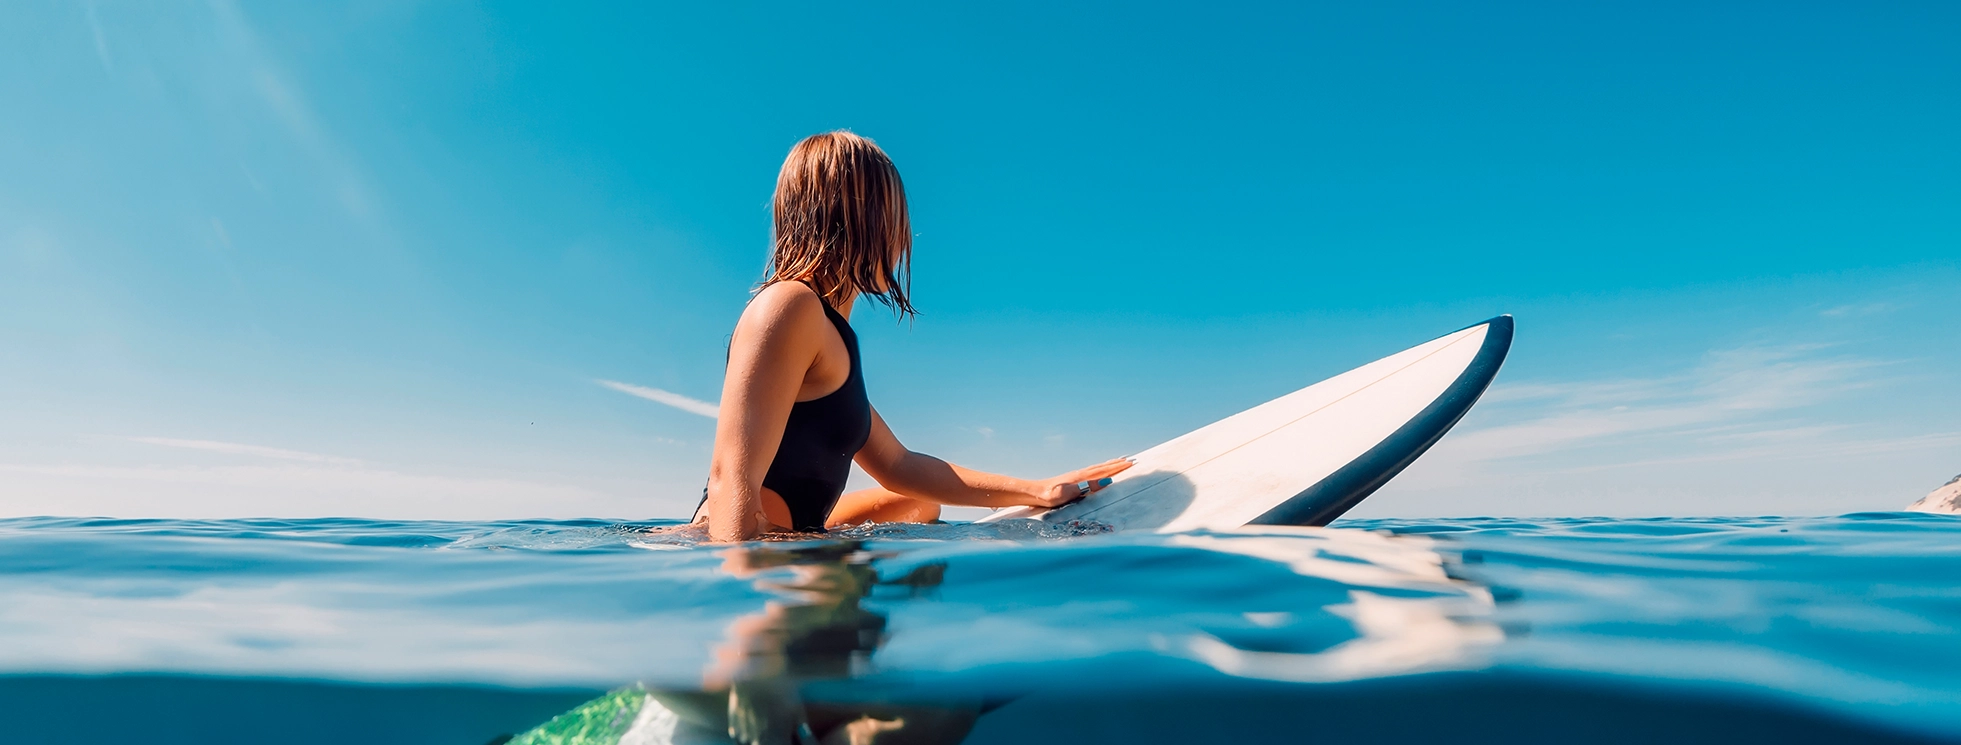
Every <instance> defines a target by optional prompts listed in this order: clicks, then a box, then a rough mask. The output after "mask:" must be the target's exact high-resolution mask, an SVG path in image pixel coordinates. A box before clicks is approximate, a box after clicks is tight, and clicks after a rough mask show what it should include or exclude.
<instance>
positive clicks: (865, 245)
mask: <svg viewBox="0 0 1961 745" xmlns="http://www.w3.org/2000/svg"><path fill="white" fill-rule="evenodd" d="M771 212H772V213H773V214H774V224H773V229H772V231H771V233H772V240H771V243H772V248H771V251H770V257H769V271H768V273H767V274H766V275H765V276H764V277H763V282H762V285H761V286H760V287H768V286H770V285H772V284H775V283H777V282H785V281H790V282H807V283H809V284H810V285H811V287H813V288H815V289H816V290H817V292H818V294H820V295H823V296H824V299H825V301H827V302H829V303H831V304H832V305H837V304H839V303H841V302H843V301H844V299H845V298H848V297H850V296H851V295H852V294H853V293H857V294H861V295H864V296H866V297H870V298H872V299H874V300H877V301H879V302H881V303H884V304H885V305H887V306H890V307H891V308H892V309H893V310H895V311H897V312H898V313H899V315H900V316H910V315H913V314H914V310H913V307H912V300H911V298H909V297H907V293H908V291H910V290H911V289H912V271H911V263H912V221H911V220H910V219H909V218H908V217H907V216H906V187H905V184H904V183H902V182H901V181H900V180H899V169H898V168H895V167H893V165H892V159H891V158H888V157H886V156H885V151H884V150H880V149H879V148H878V145H877V144H876V143H874V142H872V141H871V140H870V139H867V138H864V137H859V136H858V135H855V134H852V133H850V132H847V131H845V130H842V129H840V130H837V131H835V132H825V133H823V134H818V135H811V136H810V137H807V138H804V140H803V141H802V142H799V143H797V146H796V147H793V148H790V157H788V158H785V159H784V160H783V171H782V172H781V173H778V174H777V176H776V197H775V198H774V199H773V200H772V202H771ZM760 287H759V289H760Z"/></svg>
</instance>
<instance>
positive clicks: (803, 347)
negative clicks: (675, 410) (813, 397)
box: [707, 282, 830, 541]
mask: <svg viewBox="0 0 1961 745" xmlns="http://www.w3.org/2000/svg"><path fill="white" fill-rule="evenodd" d="M798 290H802V291H801V292H799V291H798ZM821 302H823V301H821V300H819V299H818V298H817V295H816V294H815V293H813V292H811V291H809V290H808V289H805V288H803V287H802V285H798V284H797V283H794V282H783V283H779V284H776V285H771V286H770V287H767V288H764V290H763V291H762V293H760V294H758V295H757V296H756V299H755V300H754V301H752V302H750V303H749V307H748V309H746V310H744V311H743V312H742V320H740V321H737V322H736V325H735V334H734V336H733V337H731V338H730V340H729V369H728V373H727V376H726V377H725V378H724V380H723V381H722V404H721V410H720V412H719V414H718V416H717V418H716V421H715V455H714V459H713V460H712V461H711V462H710V463H709V466H708V503H707V508H708V536H709V539H710V540H715V541H745V540H748V539H751V538H754V537H756V536H758V535H761V534H763V533H766V532H768V531H769V530H770V527H771V526H770V523H769V519H768V518H766V517H764V515H763V498H762V489H763V475H764V474H766V473H768V472H769V464H770V461H771V460H774V459H775V458H776V448H777V446H778V445H780V444H782V442H783V426H784V424H785V423H786V422H788V421H789V420H790V407H791V406H793V405H795V404H796V401H797V393H798V391H799V390H800V389H801V388H802V387H803V382H804V376H805V375H806V374H807V373H808V372H809V371H810V368H811V365H812V364H813V363H814V362H815V361H816V359H817V354H818V351H819V349H820V348H821V347H820V343H821V340H822V338H823V337H822V336H821V335H820V334H819V333H818V331H819V329H818V328H817V327H816V324H817V323H823V324H825V325H826V326H828V325H829V323H830V322H829V321H828V320H826V319H825V317H824V309H823V307H822V306H821V305H819V303H821Z"/></svg>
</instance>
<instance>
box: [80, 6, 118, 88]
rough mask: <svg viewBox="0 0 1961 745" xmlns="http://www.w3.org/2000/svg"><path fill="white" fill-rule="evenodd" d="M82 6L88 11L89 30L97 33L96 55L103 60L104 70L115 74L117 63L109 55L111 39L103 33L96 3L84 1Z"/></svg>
mask: <svg viewBox="0 0 1961 745" xmlns="http://www.w3.org/2000/svg"><path fill="white" fill-rule="evenodd" d="M82 8H83V9H84V10H86V11H87V12H88V19H89V31H91V32H93V33H94V34H95V56H96V57H97V58H99V59H101V60H102V71H103V72H106V73H110V74H115V72H116V63H115V60H114V59H112V58H111V57H110V56H109V39H108V37H105V36H103V35H102V21H101V20H100V19H98V18H96V16H95V3H94V2H85V3H82Z"/></svg>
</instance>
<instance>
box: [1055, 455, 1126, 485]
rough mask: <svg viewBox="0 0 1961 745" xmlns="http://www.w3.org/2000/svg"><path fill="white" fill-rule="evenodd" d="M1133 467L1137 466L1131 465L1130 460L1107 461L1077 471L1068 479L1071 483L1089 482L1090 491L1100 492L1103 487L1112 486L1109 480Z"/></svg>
mask: <svg viewBox="0 0 1961 745" xmlns="http://www.w3.org/2000/svg"><path fill="white" fill-rule="evenodd" d="M1132 465H1135V464H1134V463H1131V462H1130V459H1129V458H1117V459H1115V460H1110V461H1105V462H1102V463H1098V464H1096V465H1093V466H1090V467H1088V468H1084V469H1082V470H1079V471H1076V472H1075V473H1072V474H1069V476H1068V477H1067V478H1068V479H1069V480H1071V481H1075V482H1079V483H1080V482H1089V484H1090V488H1089V490H1090V491H1098V490H1100V489H1102V488H1103V487H1105V486H1109V485H1110V484H1109V478H1110V477H1111V476H1115V475H1117V474H1119V473H1123V472H1124V471H1126V470H1128V469H1129V468H1130V467H1131V466H1132Z"/></svg>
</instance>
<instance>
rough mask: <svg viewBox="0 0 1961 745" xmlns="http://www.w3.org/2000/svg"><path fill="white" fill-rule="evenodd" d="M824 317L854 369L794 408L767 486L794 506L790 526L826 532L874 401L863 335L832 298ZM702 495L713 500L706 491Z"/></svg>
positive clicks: (765, 479)
mask: <svg viewBox="0 0 1961 745" xmlns="http://www.w3.org/2000/svg"><path fill="white" fill-rule="evenodd" d="M818 297H819V298H820V299H821V298H822V297H823V295H822V294H821V293H820V294H819V295H818ZM824 315H825V317H827V318H830V319H831V325H832V326H836V327H837V330H838V337H839V338H841V339H843V340H844V349H845V351H846V352H847V353H848V354H849V356H850V358H851V373H850V374H849V375H847V376H845V378H844V385H841V386H838V389H837V390H835V391H832V392H831V393H830V395H827V396H824V397H823V398H814V399H811V400H809V401H798V402H797V403H795V404H793V405H791V406H790V420H789V421H788V422H785V423H784V424H783V442H782V443H781V444H778V445H777V446H776V458H775V459H774V460H771V461H770V462H769V472H768V473H766V474H764V475H763V486H765V487H768V488H769V489H770V490H771V491H774V492H776V494H777V496H780V497H782V498H783V502H784V504H786V505H788V506H789V507H790V527H791V528H792V529H795V530H800V531H807V532H822V531H823V530H824V519H825V518H827V517H830V515H831V508H832V507H836V506H837V503H838V497H840V496H843V495H844V480H845V479H846V478H847V477H849V476H850V475H851V459H852V458H854V457H857V455H858V450H859V449H860V448H863V447H864V446H865V441H866V440H868V439H870V438H871V434H872V404H871V399H869V398H867V397H866V396H865V376H864V370H862V369H861V368H860V366H859V364H858V334H857V333H856V332H854V331H852V330H851V324H850V323H849V322H847V321H845V320H844V316H842V315H839V314H838V312H837V311H836V310H833V309H832V308H831V304H830V302H828V301H824ZM701 499H702V501H703V502H706V501H708V490H707V489H703V490H702V493H701Z"/></svg>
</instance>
